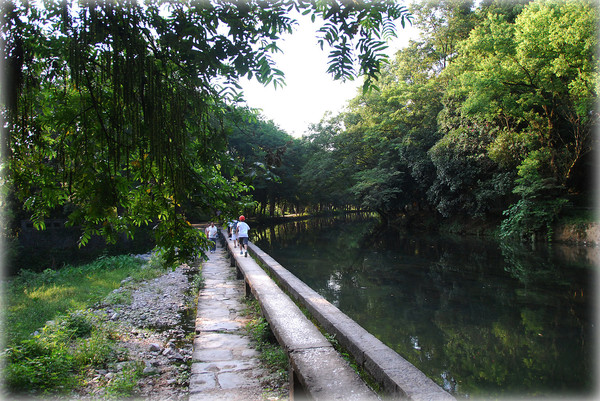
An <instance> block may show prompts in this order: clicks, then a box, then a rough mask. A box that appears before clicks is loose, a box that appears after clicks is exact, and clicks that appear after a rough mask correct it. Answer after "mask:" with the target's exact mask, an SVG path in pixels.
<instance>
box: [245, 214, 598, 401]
mask: <svg viewBox="0 0 600 401" xmlns="http://www.w3.org/2000/svg"><path fill="white" fill-rule="evenodd" d="M377 227H378V226H377V221H376V220H375V219H373V218H368V217H364V216H362V217H361V216H357V215H353V216H347V217H343V218H335V219H310V220H303V221H294V222H288V223H284V224H277V225H272V226H268V227H258V228H256V229H254V230H253V232H251V240H252V241H253V242H254V243H256V244H257V245H258V246H259V247H260V248H261V249H263V250H264V251H266V252H267V253H269V254H270V255H271V256H273V257H274V258H275V260H277V261H278V262H279V263H281V264H282V265H283V266H284V267H286V268H287V269H288V270H290V271H291V272H292V273H294V274H295V275H296V276H297V277H298V278H300V279H301V280H302V281H304V282H305V283H306V284H308V285H309V286H310V287H311V288H313V289H314V290H315V291H317V292H318V293H319V294H321V295H322V296H324V297H325V298H326V299H327V300H329V301H330V302H331V303H333V304H334V305H336V306H337V307H338V308H339V309H340V310H342V311H343V312H345V313H346V314H347V315H348V316H350V317H351V318H352V319H354V320H355V321H356V322H358V323H359V324H360V325H361V326H363V327H364V328H365V329H366V330H368V331H369V332H370V333H372V334H373V335H375V336H376V337H377V338H379V339H380V340H381V341H382V342H384V343H385V344H387V345H388V346H389V347H391V348H392V349H394V350H396V352H398V353H399V354H400V355H402V356H403V357H404V358H405V359H407V360H408V361H410V362H411V363H412V364H414V365H415V366H416V367H418V368H419V369H420V370H421V371H423V372H424V373H425V374H426V375H427V376H429V377H430V378H432V379H433V380H434V381H436V382H437V383H438V384H439V385H441V386H442V387H443V388H444V389H446V390H447V391H449V392H450V393H451V394H453V395H454V396H455V397H457V398H458V399H466V398H474V399H497V398H505V397H511V398H512V397H517V398H532V397H536V398H537V397H541V398H546V397H548V398H549V397H552V398H555V397H561V398H571V397H576V396H577V397H584V398H588V397H591V396H593V395H594V394H595V385H594V383H595V378H596V373H595V359H596V358H595V356H596V350H595V310H594V309H595V308H594V306H595V299H594V295H595V281H596V269H595V266H594V263H595V262H594V260H593V256H594V255H597V253H598V250H597V249H590V248H586V247H568V246H562V245H558V244H554V245H553V246H551V247H548V246H545V245H543V246H540V247H538V248H537V249H531V247H526V246H520V245H514V244H513V245H509V244H506V243H498V242H496V241H492V240H483V239H478V238H470V237H443V236H437V235H425V234H409V233H398V232H393V231H382V230H381V229H379V228H377ZM590 255H591V256H590Z"/></svg>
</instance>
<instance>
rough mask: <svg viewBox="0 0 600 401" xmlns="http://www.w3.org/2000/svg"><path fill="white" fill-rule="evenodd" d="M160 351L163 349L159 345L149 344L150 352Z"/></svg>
mask: <svg viewBox="0 0 600 401" xmlns="http://www.w3.org/2000/svg"><path fill="white" fill-rule="evenodd" d="M162 349H163V348H162V346H161V345H160V344H157V343H152V344H150V352H161V351H162Z"/></svg>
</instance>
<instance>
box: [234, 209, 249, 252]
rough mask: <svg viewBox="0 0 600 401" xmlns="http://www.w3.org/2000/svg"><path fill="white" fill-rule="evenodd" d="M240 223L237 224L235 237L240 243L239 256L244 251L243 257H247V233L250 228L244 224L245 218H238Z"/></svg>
mask: <svg viewBox="0 0 600 401" xmlns="http://www.w3.org/2000/svg"><path fill="white" fill-rule="evenodd" d="M239 220H240V221H239V222H238V224H237V235H238V242H239V243H240V255H242V254H243V253H244V251H246V254H245V255H244V256H245V257H248V231H249V230H250V226H249V225H248V224H246V218H245V217H244V216H243V215H242V216H240V219H239Z"/></svg>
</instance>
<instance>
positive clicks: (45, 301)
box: [3, 256, 164, 345]
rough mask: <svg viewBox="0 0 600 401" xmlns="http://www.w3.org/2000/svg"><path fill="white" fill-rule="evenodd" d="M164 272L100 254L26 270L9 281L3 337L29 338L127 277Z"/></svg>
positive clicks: (135, 278)
mask: <svg viewBox="0 0 600 401" xmlns="http://www.w3.org/2000/svg"><path fill="white" fill-rule="evenodd" d="M163 273H164V269H160V268H159V267H157V266H153V267H148V268H142V261H140V260H139V259H137V258H134V257H131V256H112V257H101V258H99V259H97V260H96V261H94V262H92V263H89V264H86V265H82V266H66V267H64V268H62V269H60V270H50V269H47V270H45V271H43V272H41V273H34V272H31V271H27V270H24V271H22V272H21V273H20V274H19V275H18V276H17V277H15V278H12V279H10V280H8V281H7V284H6V295H7V296H6V298H5V306H6V309H5V321H4V322H5V324H4V327H3V331H4V333H3V334H4V335H3V338H4V339H5V341H6V344H7V345H11V344H14V343H16V342H19V341H21V340H24V339H26V338H29V337H30V336H31V334H32V333H33V332H35V331H36V330H39V329H41V328H42V327H43V326H44V325H45V324H46V322H48V321H51V320H53V319H54V318H56V317H57V316H59V315H61V314H64V313H66V312H68V311H74V310H84V309H87V308H89V307H91V306H93V305H94V304H96V303H97V302H100V301H102V300H103V299H104V298H105V297H106V296H108V295H109V294H110V293H111V292H112V291H113V290H114V289H116V288H119V287H120V286H121V281H122V280H123V279H125V278H126V277H130V276H131V277H132V278H133V280H132V281H131V282H135V281H140V280H146V279H148V278H151V277H157V276H158V275H160V274H163Z"/></svg>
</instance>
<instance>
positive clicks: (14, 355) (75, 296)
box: [0, 256, 165, 398]
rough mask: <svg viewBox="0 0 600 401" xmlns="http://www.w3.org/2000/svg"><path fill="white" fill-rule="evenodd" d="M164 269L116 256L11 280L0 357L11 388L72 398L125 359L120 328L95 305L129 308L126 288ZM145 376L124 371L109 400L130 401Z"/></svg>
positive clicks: (137, 368) (134, 368)
mask: <svg viewBox="0 0 600 401" xmlns="http://www.w3.org/2000/svg"><path fill="white" fill-rule="evenodd" d="M163 266H164V265H163V264H162V262H161V261H160V260H151V262H150V263H146V264H144V262H143V261H141V260H140V259H138V258H135V257H131V256H112V257H101V258H99V259H98V260H96V261H94V262H92V263H89V264H86V265H82V266H66V267H64V268H62V269H60V270H50V269H47V270H45V271H43V272H41V273H34V272H31V271H27V270H24V271H22V272H21V273H20V274H19V275H18V276H16V277H14V278H12V279H11V280H8V281H7V282H6V283H5V288H6V295H7V297H6V312H5V321H4V327H3V330H4V338H5V340H6V348H5V349H4V350H3V351H2V354H1V355H0V358H1V361H2V364H3V371H2V374H3V379H4V386H5V389H6V390H7V391H8V392H9V393H10V394H14V395H24V396H27V395H48V394H69V392H71V391H73V390H74V389H76V388H77V387H78V386H79V385H80V384H81V383H83V382H85V380H86V375H87V374H88V373H89V372H90V371H92V370H94V369H99V368H106V367H108V366H109V365H112V364H114V363H117V362H119V361H122V360H123V359H124V357H125V355H124V354H125V353H126V350H124V349H120V348H118V347H117V345H116V344H117V342H116V337H117V334H116V331H115V329H114V328H113V327H114V326H113V325H112V323H111V322H109V321H107V319H106V317H105V316H103V315H98V314H95V313H94V312H92V310H91V307H93V306H94V305H96V304H98V303H100V302H104V303H127V302H130V301H131V291H130V288H121V285H122V284H123V283H125V286H126V287H130V286H132V285H134V284H135V283H137V282H140V281H145V280H149V279H152V278H155V277H158V276H160V275H162V274H164V273H165V269H164V267H163ZM125 279H127V280H125ZM117 288H120V289H121V291H117V292H113V290H115V289H117ZM142 372H143V366H142V365H140V364H132V365H131V366H128V367H126V368H125V369H123V370H122V371H121V372H120V373H119V374H118V375H117V376H116V377H115V378H113V379H112V380H111V381H110V382H108V383H106V384H105V388H106V394H107V396H108V397H109V398H122V397H129V396H131V395H132V394H133V393H134V391H135V389H136V386H137V382H138V380H139V377H140V375H141V374H142Z"/></svg>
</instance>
